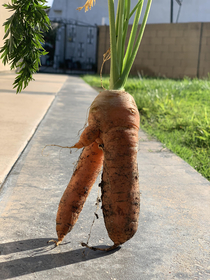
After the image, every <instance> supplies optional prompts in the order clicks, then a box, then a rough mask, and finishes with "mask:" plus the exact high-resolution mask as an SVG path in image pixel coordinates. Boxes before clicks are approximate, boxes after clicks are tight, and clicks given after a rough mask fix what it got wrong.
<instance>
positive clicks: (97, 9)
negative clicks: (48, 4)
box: [50, 0, 210, 25]
mask: <svg viewBox="0 0 210 280" xmlns="http://www.w3.org/2000/svg"><path fill="white" fill-rule="evenodd" d="M85 2H86V0H54V2H53V5H52V9H51V11H50V17H56V16H57V17H62V18H65V19H67V18H71V19H75V20H78V21H82V22H85V23H89V24H97V25H101V24H102V18H105V22H107V20H106V19H107V18H108V4H107V0H96V4H95V6H94V7H93V8H92V9H91V11H88V12H86V13H85V12H84V10H82V11H80V12H79V11H77V10H76V9H77V7H80V6H83V5H84V4H85ZM115 2H116V3H117V1H115ZM136 3H137V0H132V7H134V6H135V4H136ZM146 3H147V1H146V0H145V1H144V9H145V5H146ZM170 6H171V0H153V2H152V7H151V10H150V15H149V18H148V23H169V22H170ZM144 9H143V11H144ZM178 9H179V5H178V4H177V2H176V1H175V0H174V22H176V19H177V14H178ZM54 10H57V11H60V12H55V11H54ZM178 22H210V0H182V7H181V12H180V16H179V21H178Z"/></svg>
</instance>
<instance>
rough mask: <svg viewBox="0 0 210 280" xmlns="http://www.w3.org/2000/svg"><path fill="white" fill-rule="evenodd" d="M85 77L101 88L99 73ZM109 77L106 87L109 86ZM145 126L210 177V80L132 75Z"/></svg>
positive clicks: (131, 84) (129, 84) (128, 88)
mask: <svg viewBox="0 0 210 280" xmlns="http://www.w3.org/2000/svg"><path fill="white" fill-rule="evenodd" d="M83 79H84V80H85V81H86V82H87V83H89V84H90V85H91V86H94V87H101V79H100V77H99V76H96V75H94V76H90V75H85V76H83ZM108 82H109V78H108V77H105V78H104V77H103V86H104V87H105V88H108ZM125 89H126V91H128V92H129V93H130V94H132V95H133V97H134V98H135V100H136V104H137V106H138V108H139V111H140V115H141V128H142V129H143V130H145V131H146V132H147V133H148V134H150V135H152V136H155V137H156V138H157V139H159V140H160V141H161V142H162V143H164V144H165V146H166V147H167V148H168V149H170V150H171V151H173V152H174V153H175V154H177V155H178V156H180V157H181V158H183V159H184V160H185V161H186V162H188V163H189V164H190V165H191V166H192V167H193V168H195V169H196V170H197V171H198V172H199V173H201V174H202V175H203V176H204V177H206V178H207V179H208V180H210V80H199V79H192V80H191V79H188V78H186V79H183V80H171V79H158V78H156V79H155V78H154V79H153V78H142V79H139V78H129V79H128V82H127V85H126V88H125Z"/></svg>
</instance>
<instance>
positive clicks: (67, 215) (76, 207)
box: [51, 142, 103, 245]
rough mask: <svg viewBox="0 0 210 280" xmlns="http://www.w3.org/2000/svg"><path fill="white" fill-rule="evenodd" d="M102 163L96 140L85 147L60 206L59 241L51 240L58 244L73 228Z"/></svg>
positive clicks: (57, 219) (100, 151)
mask: <svg viewBox="0 0 210 280" xmlns="http://www.w3.org/2000/svg"><path fill="white" fill-rule="evenodd" d="M102 163H103V151H102V150H101V149H100V148H99V147H98V144H97V143H96V142H93V143H92V144H91V145H89V146H87V147H85V148H84V149H83V151H82V153H81V155H80V158H79V161H78V164H77V167H76V169H75V171H74V173H73V175H72V177H71V180H70V182H69V184H68V186H67V188H66V190H65V192H64V194H63V196H62V198H61V200H60V204H59V207H58V212H57V218H56V231H57V235H58V241H51V242H54V243H55V244H56V245H58V244H59V243H60V242H61V241H62V240H63V238H64V237H65V235H66V234H67V233H68V232H70V231H71V230H72V228H73V226H74V225H75V223H76V221H77V220H78V218H79V214H80V212H81V211H82V208H83V205H84V203H85V201H86V198H87V196H88V194H89V192H90V190H91V188H92V186H93V184H94V182H95V180H96V178H97V176H98V174H99V172H100V170H101V167H102Z"/></svg>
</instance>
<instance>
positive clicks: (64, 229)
mask: <svg viewBox="0 0 210 280" xmlns="http://www.w3.org/2000/svg"><path fill="white" fill-rule="evenodd" d="M139 123H140V117H139V112H138V109H137V106H136V103H135V101H134V99H133V97H132V96H131V95H130V94H129V93H127V92H124V91H102V92H101V93H99V95H98V96H97V97H96V98H95V100H94V101H93V103H92V104H91V107H90V111H89V117H88V126H87V127H86V128H85V130H84V131H83V133H82V134H81V137H80V140H79V142H78V143H76V144H75V145H74V146H73V148H82V147H84V146H85V148H84V150H83V152H82V154H81V157H80V159H79V162H78V166H77V168H76V170H75V171H74V174H73V176H72V178H71V181H70V183H69V185H68V187H67V189H66V190H65V192H64V194H63V197H62V198H61V202H60V205H59V208H58V213H57V219H56V224H57V226H56V229H57V234H58V242H57V244H59V243H60V242H61V241H62V239H63V238H64V236H65V235H66V234H67V233H68V232H69V231H70V230H71V229H72V228H73V226H74V224H75V223H76V221H77V219H78V216H79V214H80V212H81V210H82V207H83V205H84V202H85V200H86V198H87V195H88V194H89V191H90V189H91V187H92V185H93V183H94V182H95V180H96V177H97V175H98V173H99V171H100V168H101V166H102V161H103V158H104V161H103V174H102V181H101V184H100V186H101V191H102V197H101V198H102V209H103V216H104V221H105V226H106V229H107V232H108V235H109V237H110V238H111V240H112V241H113V242H114V245H113V246H111V247H110V248H108V249H105V250H107V251H108V250H110V249H113V248H116V247H117V246H119V245H120V244H123V243H124V242H126V241H127V240H129V239H130V238H131V237H132V236H133V235H134V234H135V232H136V230H137V227H138V218H139V209H140V192H139V176H138V167H137V152H138V130H139ZM99 147H100V148H101V149H100V148H99ZM102 150H103V151H102ZM82 245H84V246H87V245H86V244H84V243H83V244H82ZM87 247H88V246H87ZM90 248H92V249H95V248H93V247H90ZM97 249H98V248H97ZM102 250H104V249H102Z"/></svg>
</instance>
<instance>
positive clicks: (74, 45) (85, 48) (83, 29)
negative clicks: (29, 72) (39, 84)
mask: <svg viewBox="0 0 210 280" xmlns="http://www.w3.org/2000/svg"><path fill="white" fill-rule="evenodd" d="M51 22H52V23H53V24H54V26H56V40H55V44H54V47H53V46H52V47H53V49H52V52H53V55H52V54H51V55H50V52H49V54H48V55H47V56H46V57H42V67H41V68H42V72H47V71H49V69H51V71H53V70H54V72H65V73H73V72H75V73H77V72H78V73H87V72H96V71H97V40H98V28H97V26H96V25H88V24H87V25H86V24H84V23H78V22H76V21H74V20H69V21H68V22H67V21H56V20H51ZM46 44H47V42H46ZM48 47H49V46H48Z"/></svg>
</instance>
